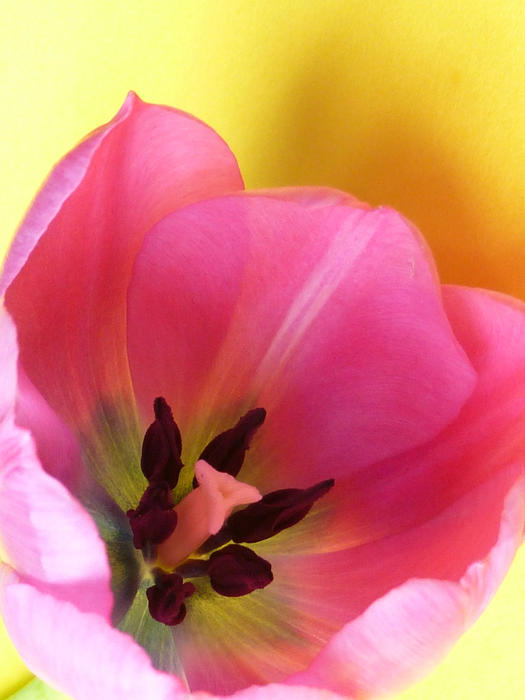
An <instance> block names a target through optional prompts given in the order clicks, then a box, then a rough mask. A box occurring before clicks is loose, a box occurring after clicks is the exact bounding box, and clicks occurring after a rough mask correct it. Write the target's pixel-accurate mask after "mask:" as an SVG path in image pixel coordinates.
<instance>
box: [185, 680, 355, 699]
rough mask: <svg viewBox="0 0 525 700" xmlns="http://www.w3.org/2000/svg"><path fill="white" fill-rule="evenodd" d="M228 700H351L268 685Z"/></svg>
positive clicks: (323, 692) (204, 695) (201, 695)
mask: <svg viewBox="0 0 525 700" xmlns="http://www.w3.org/2000/svg"><path fill="white" fill-rule="evenodd" d="M219 697H220V698H223V697H224V696H223V695H221V696H216V695H213V696H212V695H209V694H208V693H192V695H191V700H219ZM228 698H229V700H352V698H351V697H350V696H348V695H345V696H344V698H343V696H341V695H336V694H335V693H332V692H331V691H329V690H320V689H317V688H307V687H304V686H301V687H291V686H289V685H279V684H278V683H270V684H269V685H264V686H257V685H253V686H251V687H249V688H246V689H245V690H240V691H239V692H237V693H234V694H233V695H229V696H228Z"/></svg>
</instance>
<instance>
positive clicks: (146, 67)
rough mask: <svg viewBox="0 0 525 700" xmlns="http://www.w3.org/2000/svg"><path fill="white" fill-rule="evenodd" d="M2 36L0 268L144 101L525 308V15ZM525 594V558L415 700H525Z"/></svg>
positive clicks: (201, 11) (237, 3)
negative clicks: (351, 206)
mask: <svg viewBox="0 0 525 700" xmlns="http://www.w3.org/2000/svg"><path fill="white" fill-rule="evenodd" d="M2 16H3V18H2V20H3V21H2V27H1V28H0V32H2V36H1V37H0V38H1V41H0V66H1V70H2V80H1V81H0V102H1V104H2V105H3V107H2V113H1V116H0V119H1V120H2V133H3V139H2V141H1V143H0V162H2V164H3V168H2V174H1V187H0V214H1V220H2V222H3V234H2V240H1V246H2V247H1V251H0V252H4V251H5V250H6V248H7V245H8V242H9V240H10V238H11V236H12V235H13V233H14V229H15V227H16V224H17V222H18V221H19V220H20V218H21V216H22V214H23V212H24V210H25V209H26V207H27V205H28V203H29V201H30V200H31V198H32V196H33V194H34V192H35V191H36V189H37V187H38V185H39V184H40V182H41V181H42V179H43V177H44V176H45V174H46V173H47V171H48V170H49V168H50V166H51V165H52V164H53V162H55V161H56V160H57V159H58V158H59V157H60V156H61V155H62V154H63V153H65V152H66V151H67V150H68V149H69V148H70V147H71V146H72V145H73V144H74V143H75V142H76V141H78V140H79V139H80V138H81V137H82V136H83V135H84V134H85V133H86V132H88V131H90V130H91V129H92V128H93V127H95V126H96V125H98V124H100V123H102V122H104V121H106V120H107V119H109V118H111V116H112V115H113V113H114V112H115V111H116V110H117V109H118V107H119V106H120V103H121V102H122V100H123V99H124V96H125V94H126V92H127V90H128V89H134V90H136V91H137V92H138V94H139V95H140V96H141V97H142V98H143V99H145V100H149V101H158V102H164V103H167V104H171V105H174V106H178V107H180V108H182V109H185V110H187V111H191V112H193V113H194V114H196V115H197V116H199V117H200V118H201V119H203V120H205V121H207V122H208V123H210V124H211V125H212V126H214V127H215V128H216V129H217V130H218V131H219V133H221V135H222V136H223V137H224V138H225V139H226V140H227V141H228V143H229V144H230V145H231V147H232V149H233V151H234V153H235V154H236V155H237V157H238V159H239V162H240V165H241V169H242V171H243V173H244V176H245V180H246V184H247V186H248V187H267V186H278V185H290V184H322V185H332V186H335V187H339V188H341V189H345V190H347V191H350V192H353V193H354V194H355V195H357V196H358V197H360V198H361V199H364V200H367V201H369V202H371V203H372V204H388V205H391V206H393V207H395V208H397V209H399V210H400V211H401V212H402V213H404V214H405V215H406V216H407V217H408V218H410V219H412V220H413V221H414V222H415V223H416V224H417V225H418V227H419V228H420V229H421V231H422V232H423V233H424V235H425V236H426V238H427V240H428V241H429V243H430V246H431V247H432V250H433V251H434V254H435V257H436V260H437V263H438V267H439V270H440V274H441V276H442V279H443V280H444V281H446V282H456V283H460V284H468V285H474V286H484V287H490V288H494V289H497V290H500V291H504V292H507V293H511V294H514V295H517V296H520V297H521V298H523V299H525V274H524V267H525V265H524V263H525V228H524V225H523V222H524V221H525V194H524V187H523V183H524V182H525V153H524V150H525V145H524V144H525V138H524V136H525V134H524V130H525V126H524V125H525V90H523V85H525V42H523V37H524V36H525V5H523V3H522V1H521V0H491V1H489V0H465V1H464V2H463V3H458V2H456V1H455V0H443V1H442V2H440V3H427V2H422V1H421V2H420V1H419V0H376V2H374V3H371V2H370V1H369V0H332V1H326V2H323V1H322V0H305V1H304V2H299V1H298V0H297V1H294V0H283V1H281V2H267V1H266V0H254V1H252V2H248V3H246V2H242V1H241V0H230V1H228V2H222V1H221V0H203V1H202V2H200V1H199V2H195V1H194V0H179V1H178V2H173V0H161V1H159V2H154V3H146V2H143V1H141V0H126V1H124V0H115V1H114V2H111V3H108V2H105V1H103V0H91V2H89V3H85V4H84V3H71V2H69V1H68V0H47V1H46V2H45V3H37V2H34V0H4V2H3V4H2ZM524 578H525V559H524V556H523V554H522V555H521V557H520V558H519V559H518V561H517V563H516V564H515V566H514V568H513V571H512V573H511V575H510V577H509V579H508V581H507V582H506V584H505V586H504V588H503V589H502V591H501V592H500V593H499V594H498V596H497V600H496V601H495V602H494V604H493V605H492V606H491V608H490V609H489V610H488V612H487V613H486V614H485V615H484V617H483V618H482V620H481V621H480V622H479V623H478V624H477V625H476V626H475V627H474V629H473V630H472V631H471V632H470V633H469V634H467V635H466V636H465V638H464V639H463V640H461V642H460V644H459V645H458V646H457V647H456V648H455V649H454V651H453V652H452V654H451V656H450V657H449V658H448V659H447V660H446V661H445V662H444V664H443V665H442V666H441V667H440V668H439V669H438V670H437V671H436V672H434V673H433V674H432V675H431V676H430V677H429V678H428V679H427V680H426V681H424V682H423V683H422V684H420V685H419V686H416V687H415V688H413V689H412V690H409V691H408V692H407V693H406V694H404V695H402V696H401V697H403V698H406V699H407V700H408V699H409V698H410V699H411V700H415V699H416V698H417V699H419V698H421V699H423V700H427V699H431V698H444V697H446V698H449V699H451V700H455V699H456V698H457V699H458V700H471V699H472V700H474V698H475V699H476V700H485V699H488V700H492V699H494V700H499V699H500V698H502V697H509V698H519V697H525V680H524V679H523V677H522V671H521V669H522V662H521V656H522V654H521V653H520V649H522V647H523V633H522V628H523V623H524V622H525V609H524V602H523V601H524V599H525V596H524V592H523V586H522V583H521V582H522V581H523V580H524ZM0 649H1V650H2V658H3V659H4V660H5V661H2V665H1V669H2V670H1V676H0V689H3V691H4V693H5V694H7V693H8V691H9V690H12V689H13V688H14V687H15V686H16V685H17V684H18V685H19V684H20V683H22V682H23V681H24V679H25V675H24V672H23V671H22V670H21V669H22V666H21V665H20V664H19V662H18V661H16V657H15V656H14V652H12V651H11V650H9V644H8V642H7V641H6V638H5V637H0ZM6 669H7V670H6ZM0 697H3V695H2V690H0Z"/></svg>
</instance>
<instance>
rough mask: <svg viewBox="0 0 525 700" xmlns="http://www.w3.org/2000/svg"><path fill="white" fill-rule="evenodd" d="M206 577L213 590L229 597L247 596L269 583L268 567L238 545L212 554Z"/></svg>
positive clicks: (270, 568)
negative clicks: (208, 578)
mask: <svg viewBox="0 0 525 700" xmlns="http://www.w3.org/2000/svg"><path fill="white" fill-rule="evenodd" d="M207 573H208V576H209V577H210V583H211V586H212V588H213V590H214V591H216V592H217V593H220V595H224V596H230V597H237V596H242V595H247V594H248V593H251V592H252V591H255V590H256V589H257V588H264V587H265V586H267V585H268V584H269V583H271V582H272V581H273V574H272V567H271V565H270V563H269V562H267V561H265V560H264V559H262V558H261V557H259V556H257V554H255V552H252V550H251V549H248V548H247V547H241V545H239V544H230V545H228V546H227V547H224V549H219V550H218V551H217V552H214V553H213V554H212V555H211V557H210V559H209V561H208V572H207Z"/></svg>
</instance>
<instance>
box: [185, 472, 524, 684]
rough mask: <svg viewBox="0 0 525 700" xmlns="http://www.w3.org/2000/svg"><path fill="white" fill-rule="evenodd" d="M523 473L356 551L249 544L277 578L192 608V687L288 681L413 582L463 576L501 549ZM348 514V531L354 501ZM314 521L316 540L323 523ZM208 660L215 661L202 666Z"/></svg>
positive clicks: (188, 624)
mask: <svg viewBox="0 0 525 700" xmlns="http://www.w3.org/2000/svg"><path fill="white" fill-rule="evenodd" d="M521 471H522V463H521V464H517V465H511V466H510V467H509V468H507V469H504V470H502V471H501V472H500V473H498V474H497V475H495V476H494V477H493V478H492V479H491V480H489V481H488V482H487V483H486V484H483V485H482V486H480V487H478V488H477V489H475V490H473V491H471V492H469V493H468V494H467V495H466V496H465V497H464V498H462V499H460V500H459V501H457V502H455V503H454V504H452V505H450V506H449V508H447V509H446V510H444V511H443V512H442V513H440V515H439V516H437V517H436V518H434V519H433V520H431V521H429V522H426V523H424V524H422V525H420V526H419V527H417V528H412V529H410V530H407V531H404V532H402V533H400V534H398V535H395V536H392V537H388V538H384V539H381V540H377V541H374V542H370V543H368V544H365V545H362V546H359V547H353V548H350V549H348V550H335V551H327V552H325V553H317V554H310V555H302V554H300V552H298V551H297V550H300V549H301V546H302V542H301V540H300V539H299V541H298V542H297V541H296V540H294V539H293V538H292V537H290V538H289V539H288V540H284V543H283V541H281V542H279V540H280V539H281V537H282V533H281V535H278V536H276V537H275V538H272V539H270V540H267V541H265V542H260V543H258V544H257V545H251V546H252V547H253V549H254V550H255V551H256V552H257V554H259V555H260V556H262V557H263V558H264V559H266V560H268V561H270V562H271V564H272V571H273V574H274V580H273V582H272V584H271V585H270V586H268V587H267V588H266V589H264V590H263V591H258V592H256V593H252V594H251V595H250V596H248V597H247V598H246V599H244V600H243V601H242V605H239V604H238V603H237V602H236V601H234V602H233V604H232V603H230V601H224V602H223V601H222V600H221V601H218V602H217V608H216V609H214V610H215V612H214V613H213V615H212V614H211V611H210V608H209V607H206V606H202V608H201V606H199V607H197V605H196V604H194V605H193V606H192V609H191V611H190V613H191V614H189V615H188V617H187V621H185V623H184V625H185V629H184V630H182V629H181V630H180V631H178V630H177V631H176V632H175V637H176V642H177V648H178V650H179V654H180V656H181V660H182V663H183V664H184V668H185V672H186V675H187V678H188V682H189V684H190V687H192V688H203V687H207V688H209V689H213V690H214V692H217V693H225V692H232V691H233V690H234V689H236V688H238V687H242V685H243V684H244V685H247V684H249V683H262V682H265V681H276V680H277V681H279V680H283V679H285V678H286V677H287V676H288V675H290V674H291V673H294V672H298V671H300V670H301V669H303V668H305V667H307V666H308V665H309V664H310V663H311V661H312V659H313V658H314V657H315V656H316V655H317V654H318V653H319V652H320V651H321V649H322V648H323V646H324V645H325V644H326V643H328V642H329V640H330V638H331V637H332V636H333V635H334V634H335V633H337V632H338V630H340V629H341V628H342V627H343V626H344V625H345V624H346V623H348V622H349V621H351V620H354V619H356V618H358V617H359V616H360V615H361V614H362V613H363V612H364V611H365V610H366V608H367V607H368V606H369V605H371V604H373V603H374V601H375V600H378V599H381V598H382V597H383V596H385V595H387V594H388V593H389V591H391V590H393V589H395V588H397V587H398V586H402V585H403V584H404V583H405V582H406V581H407V580H409V579H413V578H416V577H417V578H419V579H442V580H448V581H450V582H455V581H456V582H459V581H460V579H461V578H462V576H463V574H464V572H465V570H466V569H467V568H468V567H469V566H470V565H471V564H472V562H474V561H476V560H480V559H483V558H484V557H486V555H487V553H488V552H489V551H490V549H491V548H492V547H493V546H494V545H495V543H496V541H497V539H498V531H499V530H500V527H501V518H502V511H503V508H504V504H505V498H506V496H507V494H508V493H509V490H511V489H512V488H513V485H514V484H515V483H516V480H517V479H519V475H520V474H521ZM347 512H348V515H349V520H350V522H349V527H351V516H352V505H351V504H347ZM313 519H314V522H315V523H316V525H317V528H316V529H313V530H312V531H311V533H310V537H311V538H312V539H315V537H316V532H322V531H323V528H324V527H325V522H324V521H323V518H322V517H320V518H317V517H316V516H315V517H314V518H313ZM516 528H517V530H516V532H517V533H518V534H516V532H515V533H514V535H516V537H515V540H516V541H518V542H519V532H518V531H519V527H518V525H517V526H516ZM294 529H295V528H290V531H289V532H290V533H292V532H293V530H294ZM298 534H299V537H300V536H301V535H302V533H298ZM509 542H510V540H509ZM512 543H514V544H515V541H514V540H512V542H511V544H512ZM285 544H287V546H285ZM334 544H335V542H334ZM514 544H513V546H514ZM516 546H517V545H516ZM279 550H280V552H279ZM203 657H206V658H209V659H212V660H213V662H212V663H210V664H208V665H206V666H202V664H200V663H199V659H201V658H203ZM323 687H324V686H323ZM327 687H331V686H327ZM338 692H341V690H340V689H338Z"/></svg>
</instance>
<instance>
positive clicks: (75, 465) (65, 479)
mask: <svg viewBox="0 0 525 700" xmlns="http://www.w3.org/2000/svg"><path fill="white" fill-rule="evenodd" d="M15 416H16V424H17V425H19V426H20V427H21V428H27V430H29V432H30V433H31V436H32V438H33V440H34V441H35V445H36V449H37V454H38V459H39V461H40V464H41V465H42V467H43V468H44V469H45V470H46V472H47V473H48V474H51V476H54V477H55V478H56V479H58V480H59V481H60V482H62V483H63V484H64V485H65V486H67V488H68V489H69V490H70V491H71V492H72V493H74V494H75V495H76V496H78V495H80V494H83V493H85V492H86V491H87V490H88V489H89V488H90V487H91V484H90V485H89V486H88V481H89V478H88V475H87V473H86V470H85V469H84V465H83V463H82V455H81V450H80V445H79V443H78V441H77V439H76V438H75V436H74V435H73V432H72V430H71V429H70V428H68V426H67V425H66V424H65V423H64V421H63V420H61V418H59V416H58V415H57V414H56V412H55V411H53V409H52V408H51V406H50V405H49V404H48V403H47V401H46V400H45V399H44V397H43V396H42V394H41V393H40V392H39V391H38V390H37V389H36V387H35V386H34V385H33V384H32V382H31V381H30V380H29V378H28V377H27V375H26V373H25V372H24V369H23V367H21V366H19V367H18V386H17V393H16V407H15Z"/></svg>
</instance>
